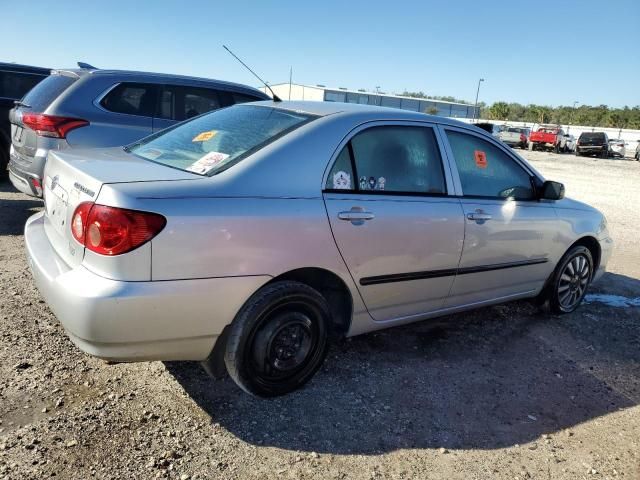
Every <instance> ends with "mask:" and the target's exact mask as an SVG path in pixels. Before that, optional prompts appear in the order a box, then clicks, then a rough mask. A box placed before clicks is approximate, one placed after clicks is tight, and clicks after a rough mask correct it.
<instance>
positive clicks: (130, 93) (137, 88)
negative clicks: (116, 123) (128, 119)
mask: <svg viewBox="0 0 640 480" xmlns="http://www.w3.org/2000/svg"><path fill="white" fill-rule="evenodd" d="M155 103H156V86H155V85H151V84H144V83H128V82H125V83H121V84H119V85H118V86H117V87H115V88H114V89H113V90H111V91H110V92H109V93H108V94H107V95H106V96H105V97H104V98H103V99H102V101H101V102H100V105H102V107H103V108H105V109H106V110H109V111H110V112H115V113H124V114H126V115H139V116H143V117H152V116H153V115H154V111H155V106H156V105H155Z"/></svg>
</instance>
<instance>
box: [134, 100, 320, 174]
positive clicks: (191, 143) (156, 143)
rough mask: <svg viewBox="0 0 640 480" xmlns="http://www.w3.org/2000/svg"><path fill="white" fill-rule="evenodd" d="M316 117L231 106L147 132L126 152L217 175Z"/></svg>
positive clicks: (169, 164)
mask: <svg viewBox="0 0 640 480" xmlns="http://www.w3.org/2000/svg"><path fill="white" fill-rule="evenodd" d="M315 118H317V117H316V116H314V115H308V114H303V113H298V112H292V111H289V110H284V109H279V108H268V107H256V106H250V105H246V106H233V107H229V108H224V109H221V110H216V111H214V112H210V113H209V114H207V115H203V116H201V117H198V118H195V119H193V120H192V121H190V122H185V123H181V124H178V125H176V126H175V127H173V128H169V129H167V130H162V131H161V132H159V133H157V134H155V135H151V136H150V137H146V138H145V139H143V140H141V141H140V142H138V143H136V144H134V145H132V146H130V147H127V148H126V151H128V152H131V153H133V154H134V155H137V156H139V157H142V158H144V159H146V160H150V161H153V162H156V163H160V164H163V165H167V166H169V167H173V168H177V169H180V170H187V171H190V172H193V173H197V174H200V175H215V174H216V173H219V172H221V171H223V170H226V169H227V168H229V167H231V166H233V165H235V164H236V163H238V162H239V161H241V160H242V159H243V158H246V157H248V156H249V155H251V154H252V153H254V152H256V151H258V150H260V149H261V148H263V147H264V146H266V145H268V144H269V143H271V142H273V141H274V140H276V139H278V138H280V137H281V136H283V135H286V134H287V133H289V132H291V131H292V130H294V129H296V128H298V127H300V126H301V125H304V124H305V123H307V122H309V121H311V120H313V119H315Z"/></svg>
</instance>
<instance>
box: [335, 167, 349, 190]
mask: <svg viewBox="0 0 640 480" xmlns="http://www.w3.org/2000/svg"><path fill="white" fill-rule="evenodd" d="M333 188H334V189H336V190H349V189H350V188H351V175H349V174H348V173H347V172H343V171H342V170H340V171H339V172H336V173H335V174H334V175H333Z"/></svg>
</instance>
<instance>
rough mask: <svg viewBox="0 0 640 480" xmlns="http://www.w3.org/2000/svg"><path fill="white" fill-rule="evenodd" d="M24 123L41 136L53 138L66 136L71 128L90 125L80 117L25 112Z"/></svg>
mask: <svg viewBox="0 0 640 480" xmlns="http://www.w3.org/2000/svg"><path fill="white" fill-rule="evenodd" d="M22 123H24V125H25V126H27V127H29V128H30V129H31V130H35V132H36V133H37V134H38V135H40V136H43V137H53V138H65V137H66V136H67V133H69V132H70V131H71V130H73V129H75V128H80V127H85V126H87V125H89V122H87V121H86V120H82V119H80V118H71V117H58V116H55V115H46V114H44V113H25V114H24V115H22Z"/></svg>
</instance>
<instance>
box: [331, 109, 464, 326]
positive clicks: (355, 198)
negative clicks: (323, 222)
mask: <svg viewBox="0 0 640 480" xmlns="http://www.w3.org/2000/svg"><path fill="white" fill-rule="evenodd" d="M450 191H452V183H451V174H450V172H449V169H448V168H447V169H445V168H444V165H443V161H442V157H441V154H440V148H439V140H438V133H437V131H436V130H435V128H434V127H433V125H431V124H423V123H396V122H393V123H371V124H367V125H366V126H362V127H360V128H359V129H358V130H356V131H355V132H354V134H353V136H352V137H351V138H350V139H349V140H348V141H345V142H344V143H343V145H341V147H340V148H339V149H338V154H337V156H336V157H335V161H334V163H333V165H332V167H331V169H330V171H329V173H328V176H327V178H326V181H325V190H324V200H325V204H326V207H327V213H328V215H329V221H330V224H331V228H332V231H333V235H334V238H335V240H336V243H337V245H338V248H339V250H340V252H341V254H342V256H343V258H344V260H345V262H346V264H347V266H348V268H349V270H350V272H351V275H352V276H353V278H354V280H355V282H356V284H357V286H358V289H359V291H360V294H361V295H362V298H363V299H364V302H365V304H366V306H367V308H368V310H369V312H370V314H371V315H372V317H373V318H374V319H375V320H378V321H387V320H394V319H406V318H411V317H412V316H417V315H420V314H424V313H427V312H431V311H434V310H438V309H440V308H441V307H442V306H443V304H444V301H445V298H446V297H447V295H448V293H449V290H450V288H451V285H452V282H453V278H454V275H455V272H456V268H457V266H458V262H459V260H460V253H461V251H462V244H463V238H464V221H463V217H462V211H461V208H460V203H459V201H458V199H456V198H455V197H452V196H449V195H448V194H447V192H450Z"/></svg>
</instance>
